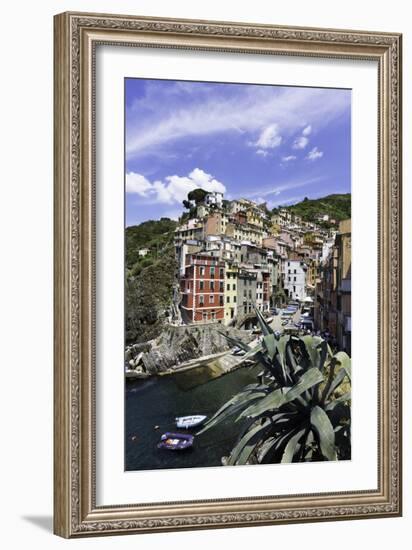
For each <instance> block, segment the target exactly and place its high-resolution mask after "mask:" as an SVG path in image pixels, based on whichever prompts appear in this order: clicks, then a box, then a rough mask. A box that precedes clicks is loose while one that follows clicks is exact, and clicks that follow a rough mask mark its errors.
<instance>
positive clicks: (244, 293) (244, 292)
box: [243, 289, 247, 298]
mask: <svg viewBox="0 0 412 550" xmlns="http://www.w3.org/2000/svg"><path fill="white" fill-rule="evenodd" d="M246 295H247V290H246V289H245V290H244V291H243V296H244V297H245V298H246Z"/></svg>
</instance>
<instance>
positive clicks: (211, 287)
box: [210, 281, 215, 292]
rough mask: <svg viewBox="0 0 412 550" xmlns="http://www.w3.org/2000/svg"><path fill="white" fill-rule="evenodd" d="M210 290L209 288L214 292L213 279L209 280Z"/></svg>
mask: <svg viewBox="0 0 412 550" xmlns="http://www.w3.org/2000/svg"><path fill="white" fill-rule="evenodd" d="M210 290H211V292H214V290H215V281H210Z"/></svg>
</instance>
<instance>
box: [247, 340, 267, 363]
mask: <svg viewBox="0 0 412 550" xmlns="http://www.w3.org/2000/svg"><path fill="white" fill-rule="evenodd" d="M262 350H263V345H262V344H261V343H260V344H257V345H256V346H255V347H254V348H252V347H251V348H250V349H249V351H248V352H247V353H245V355H243V357H242V361H245V360H246V359H251V358H252V357H254V356H255V355H257V354H258V353H260V352H261V351H262Z"/></svg>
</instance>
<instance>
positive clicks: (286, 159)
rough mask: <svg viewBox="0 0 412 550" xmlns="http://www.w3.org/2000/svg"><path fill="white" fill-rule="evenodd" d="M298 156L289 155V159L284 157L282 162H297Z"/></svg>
mask: <svg viewBox="0 0 412 550" xmlns="http://www.w3.org/2000/svg"><path fill="white" fill-rule="evenodd" d="M296 158H297V157H296V155H288V156H287V157H282V162H291V161H292V160H296Z"/></svg>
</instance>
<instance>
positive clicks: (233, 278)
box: [224, 263, 238, 325]
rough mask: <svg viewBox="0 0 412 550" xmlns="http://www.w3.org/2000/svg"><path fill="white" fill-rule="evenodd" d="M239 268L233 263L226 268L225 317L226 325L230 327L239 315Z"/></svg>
mask: <svg viewBox="0 0 412 550" xmlns="http://www.w3.org/2000/svg"><path fill="white" fill-rule="evenodd" d="M237 276H238V268H237V267H236V266H234V265H233V264H232V263H226V266H225V317H224V323H225V325H228V324H229V323H230V321H231V320H232V319H233V318H234V317H236V315H237V284H238V280H237Z"/></svg>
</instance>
